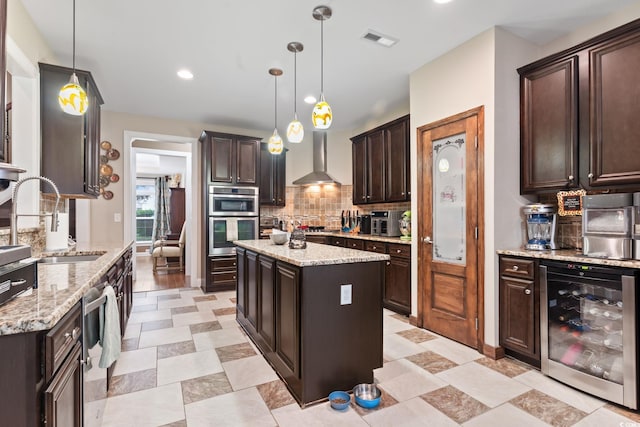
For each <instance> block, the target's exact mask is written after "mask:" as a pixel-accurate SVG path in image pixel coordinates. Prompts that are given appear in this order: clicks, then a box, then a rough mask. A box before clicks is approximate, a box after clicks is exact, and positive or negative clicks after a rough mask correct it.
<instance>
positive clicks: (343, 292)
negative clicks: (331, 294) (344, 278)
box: [340, 284, 352, 305]
mask: <svg viewBox="0 0 640 427" xmlns="http://www.w3.org/2000/svg"><path fill="white" fill-rule="evenodd" d="M351 287H352V286H351V284H348V285H340V305H349V304H351Z"/></svg>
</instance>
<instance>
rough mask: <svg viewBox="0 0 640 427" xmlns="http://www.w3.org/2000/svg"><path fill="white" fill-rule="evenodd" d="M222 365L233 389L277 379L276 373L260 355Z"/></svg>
mask: <svg viewBox="0 0 640 427" xmlns="http://www.w3.org/2000/svg"><path fill="white" fill-rule="evenodd" d="M222 367H223V368H224V371H225V373H226V374H227V378H228V379H229V383H231V387H233V389H234V390H242V389H245V388H248V387H253V386H257V385H259V384H264V383H268V382H271V381H275V380H277V379H278V375H276V373H275V371H274V370H273V368H272V367H271V365H269V364H268V363H267V361H266V360H264V357H262V355H255V356H251V357H245V358H242V359H238V360H233V361H231V362H225V363H223V364H222Z"/></svg>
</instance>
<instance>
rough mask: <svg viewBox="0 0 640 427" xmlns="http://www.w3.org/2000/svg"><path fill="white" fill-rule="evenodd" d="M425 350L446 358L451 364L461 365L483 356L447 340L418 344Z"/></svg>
mask: <svg viewBox="0 0 640 427" xmlns="http://www.w3.org/2000/svg"><path fill="white" fill-rule="evenodd" d="M419 345H420V346H421V347H422V348H424V349H425V350H429V351H433V352H435V353H438V354H439V355H441V356H443V357H446V358H447V359H449V360H451V361H452V362H455V363H457V364H458V365H462V364H464V363H468V362H471V361H473V360H476V359H481V358H483V357H484V356H483V355H482V354H480V353H478V351H477V350H476V349H473V348H471V347H467V346H466V345H462V344H460V343H457V342H455V341H452V340H450V339H448V338H443V337H439V338H438V339H435V340H429V341H425V342H423V343H420V344H419Z"/></svg>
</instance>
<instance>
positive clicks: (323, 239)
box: [305, 234, 331, 245]
mask: <svg viewBox="0 0 640 427" xmlns="http://www.w3.org/2000/svg"><path fill="white" fill-rule="evenodd" d="M305 238H306V239H307V242H311V243H319V244H321V245H324V244H325V243H326V242H327V239H331V237H326V236H310V235H309V234H307V235H306V236H305Z"/></svg>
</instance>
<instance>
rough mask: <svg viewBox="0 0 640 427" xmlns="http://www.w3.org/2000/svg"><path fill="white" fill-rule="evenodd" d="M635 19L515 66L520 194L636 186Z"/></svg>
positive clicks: (639, 173) (639, 43) (639, 185)
mask: <svg viewBox="0 0 640 427" xmlns="http://www.w3.org/2000/svg"><path fill="white" fill-rule="evenodd" d="M638 67H640V20H636V21H633V22H630V23H629V24H626V25H623V26H621V27H618V28H616V29H614V30H611V31H609V32H607V33H604V34H601V35H599V36H597V37H594V38H593V39H590V40H588V41H586V42H584V43H582V44H580V45H577V46H574V47H572V48H570V49H567V50H565V51H562V52H559V53H557V54H555V55H551V56H549V57H546V58H543V59H540V60H539V61H536V62H534V63H532V64H529V65H526V66H524V67H522V68H520V69H518V72H519V73H520V103H521V113H520V114H521V119H520V127H521V130H520V143H521V152H520V157H521V180H520V183H521V193H522V194H535V193H544V192H555V191H558V190H562V189H567V188H574V187H582V188H585V189H587V190H589V189H592V190H598V189H600V190H606V189H611V190H620V191H637V190H638V189H640V147H639V146H638V144H636V143H635V142H634V140H635V137H636V136H637V135H638V133H639V132H640V121H638V120H637V117H638V116H639V115H640V104H638V103H637V99H638V98H639V97H640V76H639V75H638V74H637V73H635V72H633V70H636V69H638Z"/></svg>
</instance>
